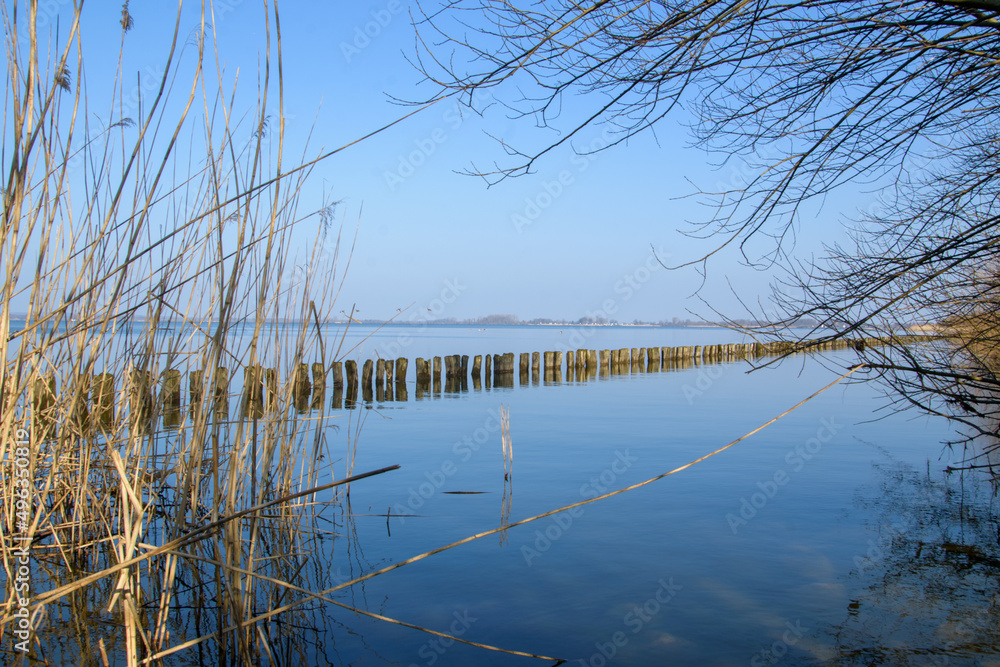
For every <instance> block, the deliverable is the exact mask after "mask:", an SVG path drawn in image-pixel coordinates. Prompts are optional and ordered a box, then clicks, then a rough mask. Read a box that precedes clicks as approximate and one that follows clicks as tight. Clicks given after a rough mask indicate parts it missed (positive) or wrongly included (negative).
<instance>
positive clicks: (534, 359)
mask: <svg viewBox="0 0 1000 667" xmlns="http://www.w3.org/2000/svg"><path fill="white" fill-rule="evenodd" d="M541 356H542V355H540V354H538V353H537V352H532V353H531V377H532V378H534V379H535V381H537V380H538V370H539V366H540V361H541V359H540V357H541Z"/></svg>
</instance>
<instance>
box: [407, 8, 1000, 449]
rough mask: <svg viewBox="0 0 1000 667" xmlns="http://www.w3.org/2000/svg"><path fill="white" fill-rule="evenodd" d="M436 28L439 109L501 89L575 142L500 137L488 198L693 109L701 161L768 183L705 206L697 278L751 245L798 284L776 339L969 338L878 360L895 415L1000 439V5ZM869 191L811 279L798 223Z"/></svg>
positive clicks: (788, 293)
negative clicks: (906, 330) (748, 172)
mask: <svg viewBox="0 0 1000 667" xmlns="http://www.w3.org/2000/svg"><path fill="white" fill-rule="evenodd" d="M420 10H421V13H420V15H419V16H418V17H417V20H416V22H415V23H416V26H417V50H416V56H415V62H416V64H417V66H418V67H419V68H420V69H421V71H422V72H423V73H424V74H425V75H426V77H427V78H428V80H429V81H430V82H431V83H433V84H434V85H435V86H438V87H440V88H439V89H437V90H436V93H437V92H439V91H443V92H444V94H455V95H460V96H462V97H463V99H465V100H467V102H468V103H470V104H472V103H474V100H476V96H474V93H476V92H477V91H482V90H486V89H497V90H495V91H491V92H495V93H497V95H496V98H499V99H505V100H506V102H505V103H506V104H507V105H508V107H509V109H510V111H511V113H512V114H513V115H514V116H515V117H521V118H524V119H526V120H534V122H535V123H536V124H537V125H539V126H541V127H545V128H552V129H555V130H558V131H559V132H558V134H556V135H549V136H547V137H546V139H544V140H543V141H542V142H541V143H538V144H536V145H517V146H515V145H511V144H509V143H506V142H503V141H501V142H500V143H501V145H502V147H503V149H504V150H503V153H504V154H503V155H502V156H501V157H500V159H499V161H497V162H496V163H495V164H494V165H493V166H492V167H491V168H488V169H479V168H475V167H474V168H473V169H472V170H471V171H472V172H473V173H476V174H478V175H480V176H482V177H484V178H486V179H487V180H488V181H489V182H490V183H491V184H492V183H496V182H498V181H501V180H503V179H505V178H508V177H511V176H518V175H522V174H525V173H530V172H531V170H532V168H533V167H534V166H535V165H536V164H537V163H538V161H539V160H542V159H544V156H545V155H546V154H547V153H549V152H550V151H553V150H555V149H557V148H558V147H560V146H563V145H570V146H573V145H574V143H575V142H576V140H577V139H578V138H579V137H580V136H581V132H582V131H583V130H584V129H585V128H587V127H589V126H594V125H597V124H602V125H604V126H607V127H611V128H613V131H614V132H615V133H616V134H615V135H614V136H615V141H613V142H611V144H610V145H609V146H608V147H607V148H605V149H604V150H607V149H609V148H611V147H612V146H614V145H615V144H616V143H621V142H624V141H626V140H628V139H630V138H632V137H635V136H636V135H639V134H640V133H645V132H655V129H656V127H657V124H658V123H659V122H660V121H662V120H663V119H665V118H667V117H668V116H669V115H671V114H672V113H678V109H679V107H681V106H682V105H683V107H684V108H685V109H686V110H688V111H690V112H693V113H694V114H695V117H696V119H697V122H696V123H694V124H693V133H694V137H695V140H696V143H697V144H698V145H700V146H701V147H703V148H704V149H706V150H708V151H709V152H712V153H714V154H717V155H720V156H721V158H722V160H740V161H743V162H744V163H745V164H746V165H748V166H749V167H750V168H751V169H752V172H753V173H754V174H755V175H754V177H752V178H751V179H749V182H748V183H747V184H746V185H745V186H741V187H739V188H736V189H733V190H731V191H727V192H716V193H708V192H702V193H699V194H701V195H706V196H710V197H712V198H713V199H712V201H713V202H714V204H715V206H714V208H713V209H712V210H713V211H714V214H713V215H711V216H709V217H708V218H707V219H704V220H693V221H689V222H690V223H691V225H692V227H691V228H689V229H688V230H687V231H688V232H689V233H693V234H698V235H703V236H707V237H708V238H709V239H710V246H709V247H708V248H707V250H706V252H705V253H704V254H703V255H701V256H698V257H692V258H689V259H690V263H693V264H699V265H701V268H704V266H705V264H706V263H707V262H709V260H710V259H711V257H712V256H713V254H715V253H716V252H718V251H719V250H720V249H721V248H724V247H727V246H730V247H732V246H736V247H739V248H740V249H741V251H742V253H743V258H744V260H745V261H746V263H747V264H749V265H753V266H762V265H763V266H775V265H778V266H783V267H785V268H787V269H788V273H787V278H786V279H784V280H782V281H780V282H778V283H777V284H775V286H774V287H775V291H774V295H773V296H774V299H775V301H776V302H777V304H778V305H779V306H780V307H781V312H782V313H783V315H784V316H783V317H781V318H778V319H780V320H781V321H780V322H777V323H775V322H773V318H771V319H772V321H770V322H769V324H772V325H774V326H772V327H770V328H769V333H770V334H771V335H775V336H779V335H780V336H788V335H789V332H788V331H787V330H782V328H783V327H784V326H787V325H788V324H790V323H792V322H795V321H796V320H798V319H799V318H801V317H804V316H809V317H812V318H814V319H816V320H817V321H819V322H820V323H821V326H820V327H818V329H817V330H816V331H813V332H810V334H808V337H810V338H816V337H817V336H818V337H819V338H820V339H823V338H828V337H830V336H859V335H860V336H893V335H896V334H898V332H899V331H900V326H901V325H905V324H911V323H913V322H921V321H923V322H944V323H948V324H952V325H955V324H956V323H959V322H962V323H963V326H962V327H961V328H960V329H959V328H955V327H952V328H951V329H949V331H950V332H951V333H952V334H955V335H956V337H955V338H954V339H953V340H952V341H951V342H950V343H939V344H929V345H922V346H907V345H903V344H899V345H893V346H889V347H884V348H870V349H868V350H865V351H863V353H862V354H863V356H864V357H865V360H866V361H867V362H868V363H869V364H870V368H871V371H872V372H873V373H876V374H880V375H882V376H883V377H884V378H885V379H886V380H887V381H888V382H889V383H890V385H891V386H892V387H893V388H894V389H896V390H898V392H899V393H898V394H897V398H898V399H899V400H901V401H903V402H907V403H909V402H914V403H917V404H918V405H920V406H921V407H923V408H925V409H928V410H931V411H935V412H945V413H947V414H949V415H951V416H957V417H959V418H960V419H962V420H964V421H965V422H966V423H967V424H968V425H969V426H970V428H971V429H972V430H973V431H975V432H986V433H990V432H995V430H996V426H995V425H996V420H995V418H994V415H995V413H996V411H997V407H998V403H1000V399H997V398H996V397H997V396H1000V391H998V390H1000V377H998V375H997V374H995V373H994V372H993V370H992V369H994V368H996V366H997V364H995V363H993V360H994V358H995V357H996V352H995V342H997V341H1000V335H998V334H997V333H994V332H995V331H996V328H995V327H993V324H992V320H991V319H990V318H991V317H994V316H995V311H996V307H995V305H994V304H996V303H997V298H996V297H997V291H998V289H1000V271H998V270H997V267H998V266H1000V262H998V258H997V256H996V255H997V253H998V241H1000V229H998V225H997V213H998V211H997V194H998V192H997V189H998V182H997V181H998V174H1000V170H998V165H1000V151H998V147H1000V144H998V141H1000V132H998V126H997V122H996V120H995V119H996V117H997V110H998V109H997V105H998V101H1000V95H998V93H1000V87H998V83H1000V66H998V57H1000V2H996V1H995V0H889V1H879V2H874V1H864V0H855V1H849V0H829V1H828V0H792V1H780V0H678V1H663V0H656V1H653V0H597V1H592V2H572V1H570V0H539V1H537V2H531V3H527V2H525V3H514V2H506V1H502V0H452V1H450V2H447V3H446V4H444V5H442V6H436V7H434V8H431V7H430V6H429V5H427V4H426V3H425V4H424V5H422V6H421V8H420ZM502 91H503V92H506V91H516V93H517V94H516V96H515V97H514V98H513V99H511V95H510V94H509V93H507V94H500V93H501V92H502ZM571 96H572V97H573V98H574V101H573V103H572V104H566V102H567V100H569V98H570V97H571ZM553 137H554V138H553ZM862 183H863V184H865V187H866V188H869V189H871V190H873V191H875V192H876V193H878V194H879V196H880V203H879V205H878V206H875V207H872V208H870V209H869V210H868V211H866V212H861V213H859V214H858V216H857V219H856V221H855V222H856V224H855V225H854V235H853V243H852V244H851V245H850V246H846V247H831V248H829V253H828V257H827V258H826V259H824V260H822V261H818V262H812V261H811V262H808V263H801V262H796V261H795V260H794V257H793V256H792V254H791V249H790V237H791V235H792V234H794V231H795V229H796V225H798V224H800V223H801V220H800V212H801V211H802V207H803V206H804V205H806V204H807V202H811V201H813V200H817V199H818V198H822V197H824V196H825V195H827V194H829V193H831V192H832V191H834V190H835V189H837V188H840V187H843V186H845V185H847V184H853V185H852V187H856V186H857V185H858V184H862ZM761 239H766V240H767V241H768V243H766V244H764V249H763V250H761V245H760V244H759V243H757V241H759V240H761ZM751 240H754V241H755V242H754V243H753V244H751V243H750V241H751ZM973 323H976V325H975V326H973ZM831 327H835V328H836V329H837V333H835V334H830V333H828V332H829V331H830V328H831ZM806 337H807V336H802V335H801V334H799V338H800V339H802V340H804V339H805V338H806ZM955 406H958V408H959V409H958V410H955V409H954V408H955Z"/></svg>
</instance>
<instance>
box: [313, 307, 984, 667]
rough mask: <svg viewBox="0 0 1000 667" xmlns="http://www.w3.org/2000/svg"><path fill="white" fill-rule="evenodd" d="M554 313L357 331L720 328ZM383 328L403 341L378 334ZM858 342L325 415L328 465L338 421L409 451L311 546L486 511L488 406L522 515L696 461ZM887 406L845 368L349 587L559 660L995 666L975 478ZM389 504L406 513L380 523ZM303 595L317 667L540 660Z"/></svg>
mask: <svg viewBox="0 0 1000 667" xmlns="http://www.w3.org/2000/svg"><path fill="white" fill-rule="evenodd" d="M559 331H560V330H559V329H558V328H552V329H549V328H546V329H541V328H538V327H496V328H489V329H488V330H487V331H485V332H481V331H477V330H470V329H469V328H468V327H465V328H461V327H441V328H436V327H425V328H423V330H421V331H412V330H407V329H405V328H402V327H399V328H396V329H395V330H394V329H393V328H391V327H387V328H385V329H383V330H382V331H380V332H378V333H377V334H375V335H374V336H372V337H371V338H369V339H368V340H367V341H365V342H364V345H365V346H368V349H377V350H379V351H380V353H381V354H383V356H396V354H403V355H406V356H408V357H410V358H411V359H412V358H413V357H415V356H432V355H435V354H476V353H499V352H505V351H512V352H524V351H542V350H546V349H559V347H558V342H559V340H560V336H572V335H588V336H589V337H588V338H587V339H586V342H585V343H583V344H578V343H571V344H569V345H567V346H566V347H567V348H573V347H587V348H594V349H602V348H608V347H642V346H647V345H686V344H696V343H715V342H736V339H735V338H734V335H733V334H732V333H731V332H726V331H720V330H692V329H653V328H632V327H630V328H613V329H612V328H607V329H605V328H601V329H593V330H590V332H586V334H581V333H580V332H579V330H577V331H574V330H570V329H563V330H562V333H559ZM401 337H405V338H407V339H409V340H408V341H403V342H402V343H401V342H400V339H401ZM394 343H395V344H399V345H400V347H401V350H400V352H398V353H395V352H393V351H388V352H385V353H383V352H382V351H381V350H382V349H388V348H387V347H386V346H390V345H392V344H394ZM404 343H405V344H404ZM854 360H855V359H854V357H853V355H852V354H850V353H846V352H845V353H837V354H829V355H826V356H825V357H824V358H823V360H822V363H821V361H820V360H818V359H815V358H812V359H802V358H798V359H793V360H789V361H786V362H785V363H783V364H781V365H780V366H779V367H777V368H774V369H769V370H764V371H759V372H756V373H753V374H751V375H747V374H746V372H745V371H746V370H747V366H746V364H745V363H731V364H724V365H718V366H706V367H701V368H696V369H690V370H686V371H681V372H660V373H643V374H633V375H624V376H613V377H611V378H609V379H599V380H590V381H585V382H567V383H559V384H558V385H557V386H553V384H552V383H549V384H546V383H542V384H540V385H535V386H527V387H516V388H514V389H494V390H484V391H470V392H467V393H456V394H441V395H439V396H432V397H431V398H430V399H428V400H423V401H415V400H413V392H412V391H411V398H410V401H409V402H408V403H405V404H403V403H384V404H381V405H379V404H376V405H374V406H371V409H359V410H351V411H346V410H345V411H338V412H335V414H336V415H337V416H336V417H335V418H334V419H333V420H332V423H333V424H335V425H337V426H339V429H338V430H331V433H330V437H329V439H328V442H329V457H330V460H331V466H332V469H333V470H334V471H335V472H336V473H340V472H341V471H342V470H343V469H344V468H343V467H344V466H345V460H344V458H345V456H346V454H347V438H348V434H350V436H351V440H352V443H351V444H352V445H356V447H357V453H356V461H355V470H356V471H361V470H368V469H374V468H379V467H382V466H385V465H390V464H400V465H401V466H402V469H401V470H398V471H395V472H392V473H389V474H386V475H383V476H381V477H378V478H373V479H370V480H365V481H363V482H359V483H357V484H356V485H355V486H354V487H353V489H352V491H351V502H350V506H349V507H344V508H342V509H343V510H344V512H343V513H341V514H336V515H331V518H333V519H335V520H336V522H337V525H338V527H337V530H338V533H340V534H341V535H344V536H349V540H345V539H341V538H339V537H338V538H336V539H333V540H327V541H326V542H325V544H326V545H327V547H328V548H327V551H326V553H325V554H323V555H322V556H321V560H322V561H323V562H324V564H325V568H326V569H325V571H324V574H323V576H325V577H326V578H327V579H326V580H327V581H329V582H336V580H337V578H338V577H339V578H343V579H347V578H351V577H354V576H358V575H359V574H361V573H364V572H367V571H371V570H373V569H378V568H380V567H383V566H385V565H388V564H391V563H394V562H397V561H400V560H403V559H405V558H408V557H411V556H414V555H416V554H419V553H422V552H424V551H427V550H430V549H433V548H435V547H439V546H442V545H445V544H448V543H451V542H453V541H456V540H459V539H462V538H464V537H467V536H470V535H474V534H477V533H480V532H484V531H486V530H489V529H492V528H495V527H498V526H499V525H501V520H502V515H503V508H504V498H505V483H504V474H503V458H502V448H501V440H500V430H499V427H498V413H499V410H500V406H501V405H503V406H505V407H506V408H507V409H509V411H510V431H511V438H512V442H513V451H514V469H513V478H512V481H511V483H510V485H509V486H507V487H506V490H507V491H508V492H509V493H510V500H511V504H510V512H509V516H510V520H511V521H517V520H520V519H523V518H527V517H531V516H534V515H536V514H539V513H542V512H545V511H548V510H552V509H555V508H558V507H562V506H565V505H568V504H571V503H574V502H578V501H580V500H583V499H585V498H588V497H593V496H596V495H598V494H599V493H602V492H605V491H609V490H614V489H619V488H623V487H626V486H629V485H632V484H635V483H638V482H640V481H643V480H645V479H648V478H650V477H653V476H656V475H658V474H661V473H664V472H667V471H669V470H672V469H674V468H676V467H678V466H681V465H684V464H686V463H688V462H690V461H692V460H694V459H696V458H698V457H701V456H703V455H705V454H707V453H709V452H711V451H713V450H715V449H717V448H719V447H720V446H722V445H724V444H726V443H728V442H730V441H732V440H734V439H736V438H738V437H740V436H742V435H743V434H745V433H746V432H748V431H751V430H752V429H754V428H756V427H757V426H759V425H761V424H762V423H763V422H765V421H767V420H768V419H770V418H771V417H773V416H775V415H777V414H779V413H781V412H782V411H784V410H786V409H787V408H789V407H791V406H792V405H794V404H795V403H797V402H798V401H800V400H801V399H802V398H804V397H806V396H807V395H809V394H811V393H812V392H814V391H815V390H817V389H819V388H820V387H822V386H823V385H825V384H827V383H828V382H830V381H831V380H832V379H833V378H834V377H835V374H834V373H833V372H831V370H830V369H831V368H836V367H844V368H846V367H847V366H849V365H850V364H851V363H853V362H854ZM411 368H412V366H411ZM411 378H412V370H411ZM515 382H516V380H515ZM884 404H885V399H884V397H883V396H882V394H881V393H880V391H879V390H878V389H877V388H876V387H873V386H870V385H865V384H856V383H855V384H847V383H843V384H840V385H837V386H836V387H834V388H832V389H830V390H829V391H827V392H826V393H824V394H822V395H821V396H819V397H817V398H816V399H814V400H812V401H811V402H809V403H808V404H806V405H804V406H803V407H801V408H800V409H798V410H797V411H795V412H794V413H792V414H790V415H788V416H786V417H784V418H783V419H782V420H780V421H778V422H777V423H775V424H773V425H771V426H770V427H768V428H767V429H766V430H764V431H762V432H761V433H758V434H756V435H754V436H752V437H751V438H749V439H747V440H746V441H744V442H742V443H740V444H738V445H736V446H735V447H733V448H732V449H729V450H727V451H725V452H723V453H721V454H719V455H718V456H715V457H713V458H710V459H708V460H706V461H704V462H702V463H700V464H698V465H696V466H694V467H692V468H689V469H687V470H684V471H682V472H679V473H677V474H676V475H673V476H670V477H667V478H665V479H662V480H660V481H657V482H655V483H653V484H650V485H648V486H645V487H642V488H640V489H636V490H634V491H630V492H628V493H625V494H622V495H619V496H616V497H613V498H610V499H607V500H604V501H600V502H597V503H593V504H590V505H586V506H584V507H583V508H580V509H578V510H575V511H574V512H573V514H569V513H563V514H561V515H557V516H554V517H549V518H545V519H541V520H539V521H536V522H534V523H530V524H527V525H523V526H519V527H515V528H512V529H510V530H509V531H508V532H507V534H506V535H505V536H501V535H491V536H488V537H485V538H483V539H480V540H477V541H475V542H472V543H470V544H466V545H462V546H460V547H457V548H455V549H452V550H450V551H446V552H444V553H440V554H437V555H435V556H432V557H430V558H427V559H425V560H422V561H420V562H417V563H414V564H412V565H408V566H406V567H403V568H401V569H399V570H395V571H393V572H390V573H388V574H385V575H382V576H380V577H377V578H375V579H372V580H368V581H366V582H364V583H363V584H359V585H356V586H354V587H353V588H352V589H351V590H350V592H349V593H345V594H342V596H341V599H343V600H345V601H349V603H350V604H353V605H355V606H359V607H361V608H364V609H367V610H369V611H374V612H377V613H380V614H384V615H386V616H390V617H393V618H398V619H400V620H404V621H406V622H409V623H414V624H416V625H420V626H425V627H429V628H432V629H436V630H439V631H442V632H452V633H455V634H459V635H460V636H461V637H462V638H463V639H468V640H471V641H476V642H481V643H486V644H491V645H496V646H500V647H503V648H508V649H513V650H518V651H523V652H528V653H537V654H542V655H547V656H554V657H558V658H565V659H567V660H569V661H570V664H586V665H594V666H599V665H604V664H620V665H658V664H692V665H694V664H698V665H746V664H749V665H772V664H789V665H791V664H859V665H861V664H865V665H867V664H917V665H920V664H923V665H943V664H949V665H959V664H970V665H971V664H1000V643H998V634H1000V632H998V620H1000V612H998V603H1000V586H998V573H1000V571H998V565H1000V560H998V558H1000V550H998V538H1000V528H998V523H997V520H996V518H995V516H996V510H997V507H996V506H995V504H994V501H993V498H992V493H991V491H990V489H989V487H988V486H987V485H985V484H984V483H983V482H982V480H981V479H979V478H978V477H977V476H975V475H972V474H969V473H966V474H964V475H963V474H962V473H960V472H951V473H948V472H946V469H947V467H948V465H949V464H951V463H954V462H955V461H956V460H957V459H958V458H960V456H959V455H960V452H959V453H957V454H955V455H951V454H949V453H948V452H947V451H945V450H944V449H943V447H942V445H941V442H942V441H943V440H947V439H948V438H950V437H953V435H954V434H953V433H952V432H951V431H950V429H949V427H948V425H947V424H946V423H945V422H943V421H942V420H938V419H930V418H927V417H924V416H918V415H915V414H893V413H890V412H885V411H880V410H879V408H881V407H882V406H883V405H884ZM359 423H361V430H360V434H359V435H358V437H357V438H356V439H355V434H356V429H357V427H358V425H359ZM338 459H339V460H338ZM449 491H477V492H484V493H480V494H475V495H471V494H449V493H447V492H449ZM390 511H391V514H392V515H399V514H410V515H417V516H409V517H399V516H391V517H390V518H389V519H388V520H387V518H386V513H387V512H390ZM330 585H332V583H331V584H330ZM317 613H318V615H319V616H320V617H322V618H323V619H325V620H324V621H323V622H322V627H323V629H322V630H320V631H317V632H316V633H315V634H314V635H313V636H312V637H311V639H310V642H311V643H312V644H311V645H312V648H311V649H310V650H311V654H310V660H314V661H315V662H316V663H317V664H348V663H349V664H406V665H409V664H416V665H433V664H436V665H471V664H476V665H490V664H492V665H508V664H539V663H541V664H545V663H544V662H543V661H539V660H534V659H530V658H519V657H515V656H511V655H505V654H500V653H495V652H491V651H487V650H483V649H480V648H474V647H469V646H464V645H460V644H454V645H448V644H449V642H447V640H444V641H442V640H440V639H435V638H434V637H432V636H429V635H426V634H424V633H420V632H418V631H415V630H411V629H408V628H405V627H398V626H393V625H389V624H386V623H383V622H380V621H371V620H368V619H365V618H363V617H359V616H356V615H353V614H351V613H350V612H346V611H344V610H341V609H334V608H324V609H323V611H322V612H317Z"/></svg>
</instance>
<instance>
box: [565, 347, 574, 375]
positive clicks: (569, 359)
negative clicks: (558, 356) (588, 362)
mask: <svg viewBox="0 0 1000 667" xmlns="http://www.w3.org/2000/svg"><path fill="white" fill-rule="evenodd" d="M574 371H576V352H574V351H573V350H567V351H566V380H567V381H568V382H572V381H573V375H574Z"/></svg>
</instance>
